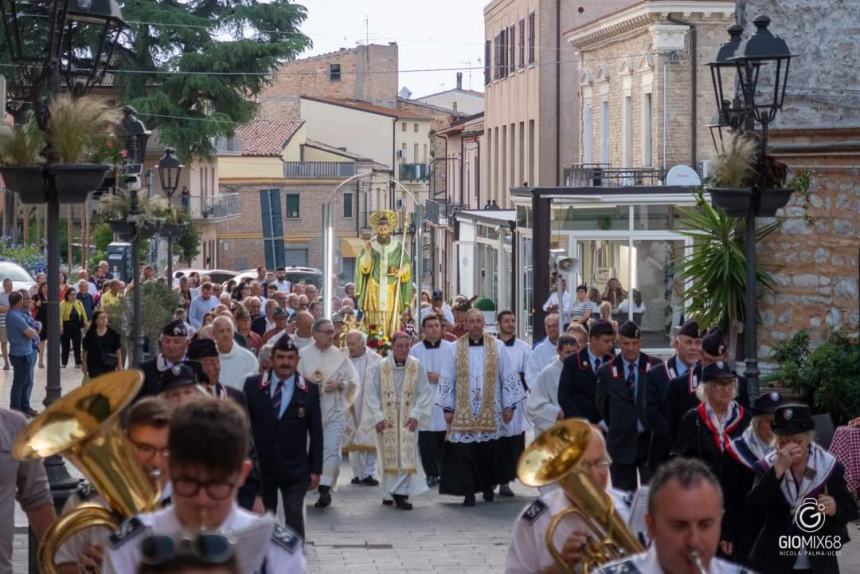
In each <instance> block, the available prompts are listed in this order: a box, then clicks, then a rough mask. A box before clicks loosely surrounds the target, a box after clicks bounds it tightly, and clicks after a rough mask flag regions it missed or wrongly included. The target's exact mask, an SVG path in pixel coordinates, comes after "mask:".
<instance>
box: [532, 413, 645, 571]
mask: <svg viewBox="0 0 860 574" xmlns="http://www.w3.org/2000/svg"><path fill="white" fill-rule="evenodd" d="M590 437H591V427H590V425H589V423H588V421H586V420H585V419H567V420H564V421H561V422H559V423H556V424H555V425H553V426H551V427H550V428H548V429H547V430H545V431H544V432H543V433H541V434H540V436H538V437H537V438H536V439H535V441H534V442H533V443H532V444H531V445H529V447H528V448H527V449H526V450H525V452H523V454H522V456H521V457H520V460H519V463H518V465H517V477H518V478H519V480H520V482H522V483H523V484H526V485H528V486H535V487H538V486H546V485H549V484H553V483H558V485H559V487H560V488H562V489H563V490H564V492H565V494H566V495H567V498H568V499H569V500H570V501H571V506H570V508H566V509H565V510H562V511H560V512H557V513H556V514H554V515H553V517H552V519H551V521H550V524H549V528H547V531H546V537H545V540H544V541H545V543H546V545H547V549H548V550H549V553H550V554H551V555H552V557H553V559H554V560H555V562H556V564H558V566H559V567H560V568H562V569H563V570H564V571H565V572H569V573H574V572H576V569H575V566H576V565H574V564H569V563H568V562H567V561H566V560H565V559H564V557H563V556H562V554H561V551H560V550H559V549H558V547H557V546H556V545H555V541H554V537H555V531H556V529H557V528H558V526H559V524H560V523H561V521H562V520H564V519H565V518H566V517H568V516H570V515H576V516H578V517H579V518H580V519H581V520H582V521H583V522H584V523H585V526H586V529H587V530H588V531H589V534H590V537H591V538H593V539H594V542H589V543H588V544H586V546H585V547H584V548H583V551H582V560H581V565H582V572H584V573H585V574H588V573H589V572H591V571H592V570H593V569H595V568H598V567H600V566H601V565H603V564H605V563H607V562H611V561H613V560H618V559H620V558H624V557H625V556H628V555H631V554H638V553H640V552H644V551H645V548H644V547H643V546H642V543H641V542H639V540H638V539H637V538H636V535H635V534H633V532H631V531H630V529H629V528H628V527H627V525H626V524H625V523H624V519H623V518H621V515H620V514H618V511H617V510H615V506H614V504H613V502H612V498H611V497H610V496H609V495H608V494H607V493H606V492H605V491H603V490H601V489H600V488H598V487H597V485H595V484H594V481H593V480H591V477H590V476H589V475H588V472H587V471H586V469H585V468H583V466H582V465H581V464H580V461H581V460H582V456H583V453H584V452H585V450H586V448H588V441H589V439H590Z"/></svg>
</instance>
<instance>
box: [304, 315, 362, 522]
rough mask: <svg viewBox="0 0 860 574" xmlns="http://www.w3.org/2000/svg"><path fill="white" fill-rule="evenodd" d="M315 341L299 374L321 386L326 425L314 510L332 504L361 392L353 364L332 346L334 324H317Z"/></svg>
mask: <svg viewBox="0 0 860 574" xmlns="http://www.w3.org/2000/svg"><path fill="white" fill-rule="evenodd" d="M313 339H314V344H313V345H308V346H307V347H305V348H303V349H301V350H300V351H299V371H300V372H301V375H302V377H304V378H305V379H306V380H308V381H313V382H314V383H316V384H317V385H319V390H320V406H321V408H322V422H323V473H322V476H321V477H320V486H319V493H320V496H319V499H318V500H317V502H316V504H314V506H315V507H317V508H327V507H328V506H329V505H330V504H331V491H332V489H333V488H334V486H335V485H336V484H337V477H338V474H339V473H340V461H341V445H342V444H343V438H344V434H345V433H346V417H347V414H348V412H349V407H350V406H351V405H352V404H353V403H354V402H355V399H356V398H357V397H358V393H359V391H360V390H361V388H360V385H359V382H358V375H357V374H356V372H355V368H354V367H353V366H352V361H350V360H349V357H348V356H347V355H346V353H344V352H343V351H341V350H340V349H338V348H337V347H335V346H334V345H333V344H332V343H333V341H334V325H333V324H332V322H331V321H329V320H328V319H319V320H317V321H316V322H314V325H313Z"/></svg>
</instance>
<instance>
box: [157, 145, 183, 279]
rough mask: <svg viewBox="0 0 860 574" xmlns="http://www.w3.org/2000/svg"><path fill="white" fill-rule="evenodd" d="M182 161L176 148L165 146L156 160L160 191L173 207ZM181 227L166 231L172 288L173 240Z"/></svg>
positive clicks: (168, 268)
mask: <svg viewBox="0 0 860 574" xmlns="http://www.w3.org/2000/svg"><path fill="white" fill-rule="evenodd" d="M182 168H183V165H182V162H181V161H179V158H178V157H176V150H175V149H173V148H170V147H169V148H166V149H165V150H164V155H162V156H161V159H159V160H158V179H159V180H160V181H161V191H162V192H164V195H166V196H167V203H168V204H170V208H171V209H173V194H174V193H176V188H177V187H179V176H180V175H182ZM181 231H182V228H181V227H178V226H177V229H172V230H169V231H168V241H167V285H168V286H169V287H170V288H173V240H174V239H176V238H177V236H178V234H179V233H181Z"/></svg>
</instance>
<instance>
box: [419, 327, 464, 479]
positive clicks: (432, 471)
mask: <svg viewBox="0 0 860 574" xmlns="http://www.w3.org/2000/svg"><path fill="white" fill-rule="evenodd" d="M421 335H422V336H423V339H422V340H421V341H419V342H418V343H416V344H415V345H413V346H412V350H411V351H410V354H411V355H412V356H413V357H415V358H416V359H418V361H419V362H420V363H421V365H422V366H423V367H424V370H425V371H427V381H428V382H429V383H430V391H431V393H432V395H433V399H434V403H435V397H436V387H437V386H438V384H439V377H440V376H441V373H442V371H443V370H445V368H449V369H453V367H450V363H451V362H452V361H453V360H454V344H453V343H451V342H450V341H445V340H444V339H442V320H441V317H440V316H439V315H437V314H435V313H432V312H431V313H427V314H425V315H424V316H423V317H422V319H421ZM447 431H448V423H446V422H445V413H444V412H443V411H442V409H441V407H439V405H437V404H434V405H433V408H432V409H431V410H430V412H429V416H427V417H426V418H425V419H423V420H420V421H418V450H419V451H420V453H421V464H422V466H423V467H424V472H425V473H427V486H430V487H433V486H436V485H437V484H439V481H440V480H441V479H442V470H441V469H442V452H443V451H444V448H445V434H446V433H447Z"/></svg>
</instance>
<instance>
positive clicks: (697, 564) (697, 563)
mask: <svg viewBox="0 0 860 574" xmlns="http://www.w3.org/2000/svg"><path fill="white" fill-rule="evenodd" d="M689 556H690V562H691V563H692V564H693V567H694V568H695V569H696V572H698V573H699V574H708V571H707V570H705V566H704V564H702V557H701V556H700V555H699V553H698V552H697V551H696V550H693V551H692V552H690V555H689Z"/></svg>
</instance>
